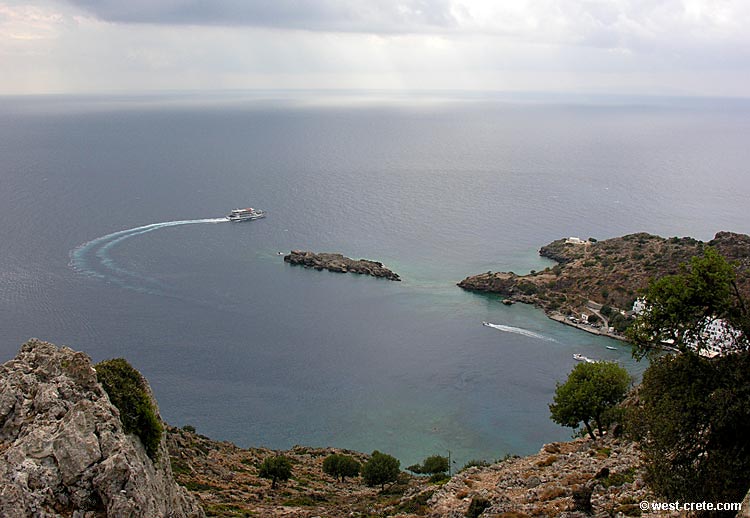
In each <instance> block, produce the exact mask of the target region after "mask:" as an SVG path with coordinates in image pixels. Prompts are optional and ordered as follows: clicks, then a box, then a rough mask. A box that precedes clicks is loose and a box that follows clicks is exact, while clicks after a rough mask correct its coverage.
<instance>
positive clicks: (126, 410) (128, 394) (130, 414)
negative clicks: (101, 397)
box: [95, 358, 164, 460]
mask: <svg viewBox="0 0 750 518" xmlns="http://www.w3.org/2000/svg"><path fill="white" fill-rule="evenodd" d="M95 368H96V377H97V379H98V380H99V383H101V384H102V387H104V390H105V391H106V392H107V395H108V396H109V400H110V401H111V402H112V404H113V405H115V406H116V407H117V409H118V410H119V411H120V421H121V422H122V428H123V430H124V431H125V433H130V434H135V435H136V436H137V437H138V438H139V439H140V440H141V444H143V447H144V449H145V450H146V454H148V456H149V457H150V458H151V460H157V459H158V456H159V444H160V442H161V436H162V432H163V431H164V426H163V425H162V423H161V420H160V419H159V418H158V417H157V415H156V408H155V407H154V404H153V402H152V400H151V396H150V395H149V392H148V385H147V384H146V380H145V379H144V378H143V376H141V373H140V372H138V371H137V370H135V369H134V368H133V366H132V365H130V364H129V363H128V362H127V360H125V359H124V358H115V359H112V360H105V361H103V362H101V363H98V364H96V367H95Z"/></svg>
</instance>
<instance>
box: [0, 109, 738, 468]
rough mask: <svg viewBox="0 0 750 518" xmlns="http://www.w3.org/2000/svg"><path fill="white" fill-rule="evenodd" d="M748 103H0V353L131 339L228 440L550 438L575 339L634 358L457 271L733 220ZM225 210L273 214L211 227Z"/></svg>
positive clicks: (109, 353)
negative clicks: (483, 289)
mask: <svg viewBox="0 0 750 518" xmlns="http://www.w3.org/2000/svg"><path fill="white" fill-rule="evenodd" d="M749 115H750V108H749V106H748V104H747V103H745V102H741V101H701V102H697V101H690V100H681V101H672V100H660V101H649V102H648V103H643V102H636V101H633V100H631V101H628V102H616V103H615V102H604V101H599V102H595V103H590V102H589V103H581V102H570V103H563V102H556V103H552V102H544V103H529V102H500V101H481V100H470V101H467V100H463V101H461V102H432V103H427V102H420V103H411V104H410V103H376V104H367V103H348V104H339V103H299V102H291V101H289V100H287V101H268V100H261V99H257V98H256V99H249V98H240V97H237V98H230V97H212V98H205V99H204V98H197V97H195V98H185V97H174V98H173V97H168V96H164V97H150V98H149V97H133V98H104V97H99V98H91V99H87V98H70V97H59V98H4V99H0V250H1V253H0V360H2V361H5V360H7V359H10V358H12V357H13V356H14V355H15V353H16V351H17V349H18V347H19V346H20V344H21V343H22V342H23V341H25V340H26V339H27V338H29V337H31V336H36V337H39V338H43V339H47V340H50V341H53V342H55V343H58V344H67V345H70V346H71V347H73V348H75V349H78V350H84V351H86V352H87V353H88V354H89V355H90V356H92V358H93V359H94V360H95V361H99V360H102V359H106V358H111V357H119V356H122V357H125V358H127V359H128V360H129V361H130V362H131V363H132V364H133V365H135V366H136V367H137V368H138V369H140V370H141V371H142V372H143V373H144V374H145V375H146V376H147V377H148V379H149V380H150V382H151V384H152V386H153V388H154V390H155V392H156V395H157V398H158V400H159V403H160V407H161V411H162V414H163V416H164V417H165V418H166V419H167V421H169V422H170V423H172V424H175V425H184V424H192V425H194V426H196V427H197V429H198V430H199V431H200V432H202V433H205V434H207V435H210V436H212V437H214V438H217V439H227V440H232V441H235V442H237V443H238V444H240V445H245V446H249V445H265V446H269V447H275V448H286V447H289V446H291V445H293V444H307V445H336V446H340V447H347V448H354V449H359V450H363V451H371V450H373V449H376V448H377V449H380V450H383V451H388V452H391V453H393V454H395V455H397V456H398V457H400V458H401V459H402V461H403V462H406V463H412V462H415V461H417V460H420V459H421V458H424V457H425V456H427V455H429V454H433V453H443V454H445V452H446V450H449V449H450V450H451V451H452V452H453V455H454V457H455V458H457V459H458V462H459V464H461V463H462V462H464V461H466V460H468V459H469V458H475V457H483V458H489V459H494V458H497V457H501V456H502V455H504V454H505V453H518V454H525V453H530V452H533V451H536V450H537V449H538V448H539V447H540V446H541V444H543V443H544V442H549V441H553V440H562V439H566V438H568V437H569V436H570V433H571V432H570V430H569V429H563V428H561V427H558V426H557V425H555V424H554V423H552V422H551V421H550V420H549V417H548V415H549V412H548V409H547V405H548V404H549V402H550V401H551V399H552V394H553V391H554V388H555V383H556V382H557V381H560V380H563V379H564V378H565V376H566V375H567V373H568V372H569V371H570V369H571V368H572V367H573V366H574V363H575V362H574V361H573V360H572V358H571V354H572V353H574V352H580V353H583V354H586V355H589V356H592V357H595V358H602V359H611V360H618V361H620V362H621V363H622V364H623V365H625V366H627V367H628V368H629V369H630V370H631V371H632V372H634V373H635V374H638V373H639V372H641V371H642V370H643V368H644V366H643V365H636V364H634V362H632V360H630V356H629V351H628V349H627V348H626V347H624V346H622V347H619V349H618V350H617V351H611V350H608V349H606V348H605V346H606V345H611V344H612V342H610V341H608V340H605V339H598V338H596V337H593V336H590V335H587V334H585V333H581V332H578V331H575V330H573V329H570V328H567V327H565V326H561V325H559V324H556V323H554V322H552V321H550V320H548V319H546V317H544V315H543V314H541V313H540V312H538V311H536V310H534V309H533V308H530V307H526V306H522V305H515V306H512V307H505V306H503V305H502V304H500V303H499V301H498V300H497V299H496V298H495V297H492V296H483V295H476V294H471V293H467V292H463V291H461V290H460V289H458V288H456V287H455V283H456V282H457V281H459V280H461V279H462V278H464V277H465V276H467V275H469V274H474V273H479V272H483V271H487V270H490V269H492V270H514V271H516V272H526V271H528V270H530V269H539V268H542V267H544V266H545V265H546V264H548V263H546V262H545V261H544V260H543V259H541V258H539V257H538V256H537V250H538V248H539V247H540V246H541V245H543V244H546V243H547V242H549V241H552V240H554V239H557V238H560V237H563V236H571V235H575V236H581V237H589V236H593V237H597V238H599V239H603V238H607V237H612V236H617V235H621V234H625V233H630V232H637V231H647V232H653V233H657V234H661V235H665V236H673V235H679V236H683V235H690V236H694V237H697V238H700V239H710V238H711V237H712V236H713V234H714V233H715V232H716V231H719V230H733V231H738V232H749V231H750V221H748V218H747V199H748V198H749V197H750V196H749V195H750V180H748V178H747V172H748V166H747V164H748V163H750V147H749V146H747V143H748V142H749V141H750V116H749ZM244 206H254V207H259V208H263V209H265V210H267V211H268V217H267V218H266V219H264V220H259V221H255V222H249V223H242V224H229V223H218V222H215V221H212V220H211V218H217V217H221V216H223V215H224V214H226V213H227V212H228V210H229V209H231V208H235V207H244ZM196 220H206V221H196ZM169 222H173V223H169ZM174 222H177V223H174ZM293 248H294V249H296V248H302V249H310V250H315V251H338V252H342V253H344V254H346V255H349V256H352V257H367V258H372V259H377V260H381V261H383V262H384V263H386V264H387V265H388V266H390V267H392V269H394V270H395V271H397V272H398V273H399V274H401V276H402V278H403V279H404V280H403V282H401V283H394V282H388V281H383V280H378V279H373V278H365V277H357V276H350V275H337V274H332V273H328V272H316V271H308V270H303V269H300V268H296V267H291V266H288V265H285V264H284V263H283V261H282V258H281V257H280V256H279V255H278V252H279V251H285V252H286V251H288V250H290V249H293ZM483 320H488V321H491V322H494V323H497V324H501V325H504V326H509V327H508V330H507V331H500V330H496V329H491V328H487V327H484V326H482V325H481V322H482V321H483Z"/></svg>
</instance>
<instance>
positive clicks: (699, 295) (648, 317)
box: [627, 247, 750, 358]
mask: <svg viewBox="0 0 750 518" xmlns="http://www.w3.org/2000/svg"><path fill="white" fill-rule="evenodd" d="M681 269H682V271H681V273H679V274H676V275H667V276H664V277H661V278H659V279H656V280H652V281H651V282H650V283H649V287H648V289H647V290H646V293H645V295H644V298H645V299H646V303H647V309H646V310H645V311H644V312H643V313H642V314H641V315H639V317H638V318H636V320H635V322H633V324H632V325H631V326H630V327H629V328H628V330H627V337H628V338H629V339H630V341H631V342H633V344H634V345H635V349H634V352H633V354H634V356H636V357H637V358H642V357H644V356H646V355H648V354H651V353H652V352H653V351H654V348H653V346H654V345H659V344H661V343H664V342H667V343H671V344H672V345H674V347H676V348H677V349H678V350H680V351H685V350H686V349H688V348H689V344H691V343H694V344H696V345H697V348H698V350H701V349H703V348H705V347H706V345H707V338H706V334H705V329H706V327H707V326H708V325H709V324H710V323H711V321H712V320H713V319H716V318H721V319H724V320H726V321H727V322H728V323H729V324H730V325H731V326H732V327H733V328H734V329H736V330H738V331H739V332H740V333H739V334H738V335H737V336H735V337H733V340H732V341H733V343H732V344H731V347H732V348H739V349H745V350H747V349H748V340H747V336H748V332H749V331H750V325H748V315H747V310H746V306H745V302H744V300H743V297H742V295H741V294H740V291H739V289H738V287H737V283H736V275H735V270H734V265H732V264H730V263H729V262H727V260H726V259H725V258H724V257H722V256H721V255H720V254H719V253H718V252H717V251H716V250H715V249H713V248H711V247H708V248H706V250H705V252H704V255H703V256H702V257H700V256H696V257H693V258H692V259H691V261H690V264H684V265H682V267H681Z"/></svg>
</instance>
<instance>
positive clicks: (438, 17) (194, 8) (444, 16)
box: [68, 0, 456, 33]
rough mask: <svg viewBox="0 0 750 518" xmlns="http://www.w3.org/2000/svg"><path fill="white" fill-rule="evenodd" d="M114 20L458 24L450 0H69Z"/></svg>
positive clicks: (311, 25) (370, 27) (315, 25)
mask: <svg viewBox="0 0 750 518" xmlns="http://www.w3.org/2000/svg"><path fill="white" fill-rule="evenodd" d="M68 1H69V2H70V3H71V4H73V5H75V6H77V7H79V8H81V9H83V10H85V11H87V12H89V13H90V14H93V15H94V16H97V17H98V18H100V19H102V20H106V21H110V22H120V23H149V24H166V25H226V26H243V25H245V26H254V27H273V28H285V29H302V30H310V31H333V32H372V33H392V32H412V31H417V32H421V31H427V30H434V29H436V28H439V29H441V30H442V29H449V28H451V27H454V26H455V24H456V20H455V18H454V17H453V15H452V13H451V3H450V1H449V0H376V1H373V0H308V1H305V0H130V1H127V2H124V1H122V0H101V1H98V0H68Z"/></svg>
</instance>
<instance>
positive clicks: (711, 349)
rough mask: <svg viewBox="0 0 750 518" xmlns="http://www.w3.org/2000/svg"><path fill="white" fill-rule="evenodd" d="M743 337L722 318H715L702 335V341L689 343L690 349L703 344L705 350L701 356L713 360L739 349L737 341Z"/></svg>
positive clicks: (702, 350)
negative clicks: (699, 343) (715, 357)
mask: <svg viewBox="0 0 750 518" xmlns="http://www.w3.org/2000/svg"><path fill="white" fill-rule="evenodd" d="M741 335H742V333H740V332H739V331H737V330H736V329H735V328H733V327H732V326H730V325H729V323H728V322H727V321H726V320H724V319H722V318H714V319H713V320H711V321H709V322H708V325H707V326H706V327H705V328H704V329H703V331H702V332H701V335H700V340H698V339H694V340H690V341H688V342H687V345H688V347H691V348H693V349H697V348H698V342H701V343H702V345H703V349H701V351H700V354H701V355H702V356H707V357H709V358H713V357H714V356H720V355H722V354H726V353H727V352H731V351H732V350H733V349H735V348H736V347H737V339H738V338H739V337H740V336H741Z"/></svg>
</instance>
